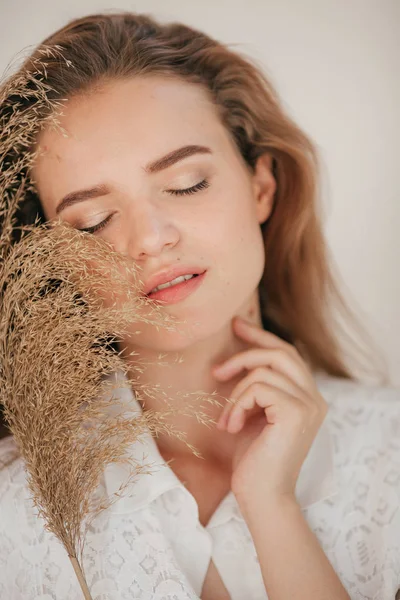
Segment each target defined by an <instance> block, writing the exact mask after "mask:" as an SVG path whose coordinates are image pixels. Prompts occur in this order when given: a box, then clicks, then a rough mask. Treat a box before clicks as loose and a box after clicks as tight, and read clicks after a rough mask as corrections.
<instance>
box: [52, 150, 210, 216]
mask: <svg viewBox="0 0 400 600" xmlns="http://www.w3.org/2000/svg"><path fill="white" fill-rule="evenodd" d="M193 154H212V151H211V149H210V148H208V146H199V145H198V144H191V145H188V146H182V147H181V148H178V149H177V150H173V151H172V152H169V153H168V154H166V155H165V156H163V157H161V158H158V159H157V160H155V161H153V162H151V163H149V164H148V165H146V166H145V167H144V168H143V170H144V171H145V173H148V174H149V175H151V174H153V173H158V172H159V171H162V170H163V169H168V167H172V165H174V164H175V163H177V162H178V161H180V160H183V159H185V158H188V157H189V156H192V155H193ZM109 193H110V188H109V187H108V186H107V185H105V184H100V185H95V186H93V187H91V188H88V189H85V190H77V191H76V192H70V193H69V194H67V195H66V196H64V197H63V199H62V200H61V202H60V203H59V204H58V206H57V208H56V214H57V215H58V214H59V213H60V212H61V211H62V210H64V209H65V208H67V207H68V206H72V205H73V204H76V203H77V202H83V201H84V200H88V199H90V198H97V197H99V196H106V195H107V194H109Z"/></svg>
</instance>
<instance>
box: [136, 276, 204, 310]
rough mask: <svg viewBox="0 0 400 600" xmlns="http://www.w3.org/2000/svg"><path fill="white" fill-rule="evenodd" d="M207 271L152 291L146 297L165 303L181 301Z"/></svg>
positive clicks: (198, 283)
mask: <svg viewBox="0 0 400 600" xmlns="http://www.w3.org/2000/svg"><path fill="white" fill-rule="evenodd" d="M206 273H207V271H204V272H203V273H201V274H199V275H198V276H197V277H192V279H188V281H182V282H181V283H178V284H176V285H173V286H172V287H167V288H164V289H163V290H158V291H157V292H153V293H152V294H149V295H148V298H150V299H151V300H160V301H162V302H163V303H165V304H176V303H177V302H181V301H182V300H184V299H185V298H187V296H189V295H190V294H192V293H193V292H194V291H195V290H197V288H198V287H199V286H200V285H201V284H202V282H203V280H204V278H205V276H206Z"/></svg>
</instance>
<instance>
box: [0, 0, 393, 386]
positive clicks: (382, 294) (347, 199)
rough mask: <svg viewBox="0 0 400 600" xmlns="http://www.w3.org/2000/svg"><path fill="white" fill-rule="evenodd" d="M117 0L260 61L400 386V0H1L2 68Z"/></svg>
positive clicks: (344, 267)
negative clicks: (312, 150)
mask: <svg viewBox="0 0 400 600" xmlns="http://www.w3.org/2000/svg"><path fill="white" fill-rule="evenodd" d="M114 9H116V10H118V9H121V10H134V11H139V12H147V13H151V14H154V15H155V16H156V17H159V18H160V19H162V20H178V21H183V22H185V23H187V24H189V25H192V26H195V27H198V28H200V29H203V30H205V31H206V32H208V33H210V34H211V35H212V36H215V37H217V38H219V39H221V40H222V41H224V42H226V43H228V44H232V45H234V46H235V47H236V48H237V49H238V50H241V51H243V52H245V53H247V54H249V55H251V56H253V57H255V58H256V59H257V60H258V61H259V62H260V63H261V64H262V66H263V68H264V70H265V71H266V72H267V73H268V74H269V76H270V77H271V78H272V81H273V83H274V84H275V85H276V87H277V89H278V92H279V94H280V95H281V97H282V99H283V101H284V104H285V106H286V108H287V109H288V110H289V112H290V113H291V114H292V116H293V117H294V118H295V119H296V120H297V121H298V123H299V124H300V125H301V126H302V127H303V128H304V129H305V130H306V132H307V133H308V134H309V135H310V136H311V137H312V138H313V140H314V141H315V142H316V144H317V146H318V148H319V150H320V153H321V156H322V159H323V165H324V173H323V188H324V200H323V201H324V213H325V217H324V227H325V232H326V237H327V240H328V244H329V246H330V248H331V250H332V252H333V255H334V259H335V262H336V266H337V269H338V271H339V273H340V275H341V279H342V286H343V290H344V292H345V295H346V297H347V298H348V299H349V301H350V302H351V303H352V306H353V307H354V308H355V309H356V310H357V311H358V312H359V313H360V314H361V315H362V320H363V322H364V323H365V325H366V327H367V330H368V331H369V332H370V333H371V334H372V336H373V338H374V339H375V340H376V342H377V344H378V346H380V347H381V348H382V350H383V351H384V354H385V356H386V357H387V361H388V364H389V368H390V373H391V377H392V382H393V383H394V384H395V385H400V339H399V338H400V270H399V265H398V263H399V260H400V235H399V230H400V194H399V192H400V152H399V138H400V117H399V107H400V76H399V74H400V64H399V63H400V1H399V0H320V1H319V2H316V1H315V0H279V2H277V1H276V0H246V1H244V0H237V1H235V0H229V1H228V0H202V1H201V2H200V1H188V0H142V1H136V2H129V1H128V0H126V1H120V2H119V3H118V4H112V3H110V2H109V1H101V0H79V1H78V0H68V2H65V1H63V2H61V1H60V0H35V1H34V2H31V1H30V0H14V1H12V2H9V1H6V0H0V73H2V74H3V73H4V70H5V68H6V66H7V65H8V63H9V62H10V61H11V60H13V61H15V60H17V54H18V55H19V56H23V55H24V54H26V53H27V52H29V50H30V47H32V46H34V45H36V44H37V43H38V42H40V41H41V40H42V39H43V38H44V37H45V36H47V35H49V34H50V33H51V32H53V31H54V30H55V29H57V28H59V27H61V26H62V25H64V24H65V23H66V22H67V21H68V20H69V19H72V18H75V17H77V16H83V15H85V14H89V13H92V12H98V11H103V10H114ZM14 64H15V63H14Z"/></svg>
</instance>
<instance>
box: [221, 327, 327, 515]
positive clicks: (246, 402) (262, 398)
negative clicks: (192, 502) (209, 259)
mask: <svg viewBox="0 0 400 600" xmlns="http://www.w3.org/2000/svg"><path fill="white" fill-rule="evenodd" d="M233 327H234V331H235V333H236V335H238V336H240V337H241V338H243V339H245V340H246V341H248V342H252V343H254V346H255V347H254V348H253V349H250V350H246V351H244V352H241V353H239V354H236V355H234V356H232V357H231V358H230V359H228V360H227V361H225V362H224V363H222V365H218V368H215V367H214V369H213V375H214V376H215V378H216V379H218V380H220V381H228V380H229V379H231V378H232V377H233V376H235V375H237V374H238V373H240V371H242V370H243V369H247V371H248V374H247V375H246V376H245V377H243V379H241V380H240V382H239V383H238V384H237V385H236V387H235V388H234V389H233V391H232V394H231V396H230V397H231V398H232V399H233V400H234V404H231V403H227V404H226V406H225V407H224V409H223V411H222V413H221V416H220V418H219V421H218V424H217V427H218V429H221V430H224V429H226V430H227V431H229V432H230V433H232V434H235V435H237V436H238V443H237V447H236V450H235V454H234V457H233V463H232V469H233V472H232V481H231V485H232V491H233V492H234V494H235V495H236V496H237V498H238V500H239V499H241V500H243V502H245V504H247V503H248V501H250V504H251V503H252V502H253V501H254V500H257V498H259V499H260V501H261V502H264V501H265V500H267V499H274V500H276V499H278V500H279V498H283V497H285V498H287V497H289V498H291V497H292V498H293V499H295V487H296V481H297V478H298V476H299V473H300V469H301V466H302V464H303V462H304V460H305V458H306V456H307V454H308V451H309V449H310V447H311V445H312V442H313V440H314V438H315V436H316V434H317V432H318V430H319V428H320V426H321V424H322V422H323V420H324V418H325V415H326V413H327V410H328V405H327V403H326V402H325V400H324V398H323V397H322V396H321V394H320V393H319V391H318V389H317V386H316V383H315V381H314V378H313V375H312V373H311V371H310V370H309V368H308V366H307V365H306V364H305V362H304V360H303V359H302V357H301V356H300V354H299V353H298V351H297V350H296V348H295V347H294V346H292V345H291V344H289V343H287V342H285V341H284V340H282V339H281V338H279V337H277V336H276V335H274V334H272V333H271V332H269V331H265V330H263V329H260V327H258V326H255V325H252V324H250V323H247V322H246V321H243V320H242V319H240V318H239V317H236V318H235V319H234V320H233Z"/></svg>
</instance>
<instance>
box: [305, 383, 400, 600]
mask: <svg viewBox="0 0 400 600" xmlns="http://www.w3.org/2000/svg"><path fill="white" fill-rule="evenodd" d="M317 383H318V387H319V390H320V393H321V394H322V396H323V397H324V399H325V400H326V402H327V404H328V406H329V409H328V413H327V415H326V421H327V426H328V428H327V429H328V431H329V433H330V437H331V441H332V451H333V463H334V471H335V479H336V482H337V492H336V495H335V496H333V497H332V498H329V499H327V500H326V501H323V502H322V503H320V504H319V505H318V506H317V508H316V512H315V514H313V515H312V516H310V519H313V524H314V526H315V529H316V530H317V531H318V532H320V536H321V540H322V542H323V543H324V544H325V548H326V551H327V552H328V554H329V557H330V559H331V562H332V564H334V566H335V568H336V570H337V571H338V572H341V573H342V574H343V577H344V579H346V581H348V584H349V588H348V589H349V590H351V592H352V594H351V596H352V598H353V596H354V598H357V599H358V598H360V599H361V598H394V596H395V593H396V590H397V589H398V588H399V586H400V546H399V543H398V540H399V539H400V389H398V388H396V387H393V386H382V385H372V384H366V383H360V382H357V381H352V380H346V379H342V378H335V377H319V378H317Z"/></svg>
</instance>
